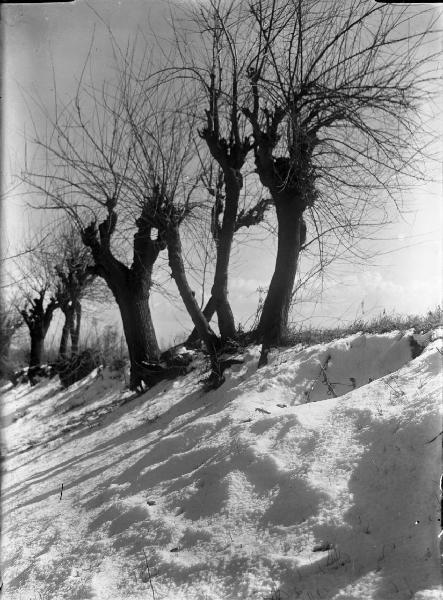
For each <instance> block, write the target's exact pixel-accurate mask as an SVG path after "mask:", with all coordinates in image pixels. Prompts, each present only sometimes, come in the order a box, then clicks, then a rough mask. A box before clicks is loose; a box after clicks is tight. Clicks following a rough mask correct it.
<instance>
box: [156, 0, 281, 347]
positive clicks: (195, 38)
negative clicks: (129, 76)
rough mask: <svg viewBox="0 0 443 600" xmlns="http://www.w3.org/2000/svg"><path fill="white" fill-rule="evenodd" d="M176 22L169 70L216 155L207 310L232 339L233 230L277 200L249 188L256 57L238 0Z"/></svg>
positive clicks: (210, 181)
mask: <svg viewBox="0 0 443 600" xmlns="http://www.w3.org/2000/svg"><path fill="white" fill-rule="evenodd" d="M173 23H174V33H175V37H174V43H175V52H174V59H172V62H174V63H175V64H173V65H172V66H171V67H169V68H166V69H165V74H167V75H169V76H170V75H171V74H172V77H176V78H178V81H180V82H181V84H182V85H183V86H184V89H185V90H187V93H188V95H189V97H190V98H192V101H193V106H194V111H195V115H196V117H197V118H196V120H195V127H196V129H197V131H196V133H197V132H198V135H199V137H200V138H201V140H202V141H203V143H204V146H205V147H206V151H207V152H208V153H209V155H210V160H209V161H208V160H205V161H204V165H205V169H204V173H205V175H206V177H204V181H205V185H206V187H207V189H208V191H209V194H210V195H211V197H212V201H213V202H212V207H211V232H212V236H213V240H214V244H215V248H216V260H215V267H214V279H213V285H212V288H211V297H210V299H209V301H208V303H207V305H206V307H205V309H204V312H205V315H206V316H207V317H208V318H209V319H210V318H211V317H212V315H213V314H214V312H216V313H217V320H218V326H219V331H220V336H221V340H222V342H225V341H227V340H230V339H231V340H232V339H234V338H235V337H236V326H235V319H234V314H233V311H232V308H231V305H230V302H229V297H228V292H229V264H230V258H231V251H232V246H233V242H234V235H235V233H236V232H238V231H239V230H240V229H244V228H246V227H251V226H254V225H257V224H259V223H261V222H262V221H263V219H264V216H265V212H266V210H267V208H268V207H269V204H270V199H269V198H268V197H266V198H264V197H263V196H262V195H261V194H260V193H257V190H256V191H255V193H251V190H246V193H244V192H245V178H246V173H247V169H248V162H249V163H250V160H249V159H250V157H251V155H252V150H253V138H252V136H251V135H250V133H251V131H250V126H249V123H248V120H247V118H246V116H245V115H244V113H243V111H242V107H243V105H244V103H245V102H246V99H247V97H248V96H249V95H250V90H249V86H248V85H247V81H245V77H246V74H247V67H248V64H249V60H250V57H249V54H248V42H245V40H243V39H242V37H241V34H242V32H243V31H244V30H243V24H242V23H241V22H239V20H238V10H237V8H236V3H235V2H222V1H220V0H210V1H209V2H204V3H199V4H197V5H195V6H193V7H192V8H190V9H189V7H188V8H185V9H184V12H183V13H179V16H177V15H176V16H175V20H174V21H173ZM211 163H212V164H214V165H216V168H214V167H213V166H212V164H211ZM208 165H209V168H208ZM249 168H250V164H249ZM242 195H243V198H242Z"/></svg>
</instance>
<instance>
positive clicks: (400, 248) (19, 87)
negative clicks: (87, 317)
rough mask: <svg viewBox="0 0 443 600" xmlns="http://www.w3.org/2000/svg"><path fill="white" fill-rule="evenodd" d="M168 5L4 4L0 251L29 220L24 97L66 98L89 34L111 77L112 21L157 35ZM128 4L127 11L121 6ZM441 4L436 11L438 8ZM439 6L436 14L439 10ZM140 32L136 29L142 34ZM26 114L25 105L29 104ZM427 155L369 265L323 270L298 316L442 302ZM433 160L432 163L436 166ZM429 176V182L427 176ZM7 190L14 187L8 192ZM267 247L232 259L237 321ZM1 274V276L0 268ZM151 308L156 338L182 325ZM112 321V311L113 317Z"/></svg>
mask: <svg viewBox="0 0 443 600" xmlns="http://www.w3.org/2000/svg"><path fill="white" fill-rule="evenodd" d="M165 7H167V3H166V2H158V1H156V0H151V1H150V2H147V1H146V0H126V1H124V0H121V1H115V0H111V1H110V0H90V1H89V2H84V1H83V0H77V1H76V2H73V3H65V4H43V5H39V6H36V5H32V4H23V5H9V6H3V8H2V19H3V33H4V57H3V72H4V80H3V86H4V103H3V192H4V197H3V206H2V223H3V251H4V252H6V250H7V252H9V253H14V251H16V249H17V248H19V246H20V239H21V238H22V237H23V235H24V233H25V232H26V230H27V229H28V228H29V225H28V224H29V223H31V227H32V226H33V225H32V224H33V223H35V222H36V220H37V219H39V218H40V217H38V216H36V215H35V214H34V213H32V212H31V211H30V210H29V209H28V208H27V207H26V201H25V199H24V198H23V196H22V195H20V194H19V193H17V191H18V190H17V189H16V188H15V186H16V183H17V180H16V177H15V176H16V174H18V173H20V170H21V169H22V167H23V161H24V148H25V144H24V141H23V140H24V135H28V136H29V134H30V133H31V130H32V120H31V117H30V109H29V107H30V106H32V103H31V101H30V99H31V97H32V96H38V97H40V99H41V101H42V102H43V103H47V104H48V106H50V105H51V103H52V100H53V95H54V83H53V82H54V81H55V82H56V86H57V95H58V96H59V97H60V98H61V99H62V100H65V101H69V100H70V99H71V98H72V97H73V93H74V91H75V88H76V82H77V81H78V78H79V76H80V72H81V69H82V67H83V64H84V61H85V58H86V56H87V52H88V48H89V46H90V44H91V40H92V39H93V40H94V42H93V47H92V48H93V52H92V54H93V59H94V62H95V64H96V65H100V67H101V73H102V76H103V78H106V76H107V75H109V76H110V75H111V73H112V67H113V59H112V56H111V54H110V44H109V32H108V30H107V28H106V27H105V26H104V24H103V22H101V20H100V18H99V16H100V17H101V19H103V21H104V22H105V23H107V24H108V25H109V26H110V29H111V30H112V32H113V35H114V36H115V38H116V39H117V40H118V41H119V42H120V43H123V44H124V43H125V41H126V40H127V39H128V38H130V37H131V36H133V35H134V32H135V31H136V29H137V28H143V23H148V22H150V28H152V27H153V26H155V31H156V33H157V36H158V38H159V39H161V35H162V31H163V30H164V27H165V26H164V25H163V15H162V12H163V13H164V12H165ZM129 8H130V10H129ZM437 10H439V9H437ZM441 12H442V11H441V10H440V13H441ZM147 30H148V28H147V27H146V29H145V30H144V31H145V32H146V31H147ZM426 112H427V113H428V115H430V119H431V123H432V129H433V130H434V131H436V132H438V131H439V132H440V133H441V131H442V113H441V110H440V109H437V106H436V105H435V104H434V105H429V106H426ZM31 114H32V108H31ZM435 152H438V153H439V157H438V158H439V161H437V162H436V163H434V164H430V165H429V180H428V181H427V182H424V183H423V185H421V186H420V187H417V188H415V189H413V190H411V191H410V192H409V193H407V194H405V212H404V214H403V216H402V217H398V218H397V222H396V223H395V224H393V225H390V226H389V227H388V228H387V229H386V231H385V232H384V233H383V238H384V241H382V240H378V241H374V242H373V244H372V247H371V248H370V250H371V252H374V253H378V254H379V255H378V256H377V257H376V258H375V259H374V260H373V261H372V262H368V263H367V264H364V265H362V264H358V265H357V264H355V265H353V264H349V265H348V266H347V268H346V271H345V270H344V268H343V265H342V266H340V268H339V269H338V268H336V269H332V270H331V271H330V272H329V275H328V272H326V277H325V285H324V291H323V293H322V295H321V296H318V297H316V298H313V299H312V298H311V300H314V301H310V302H308V303H306V304H303V305H301V306H300V307H297V311H296V312H295V317H296V318H297V319H301V318H302V319H309V318H314V319H315V320H316V321H317V322H318V321H320V322H323V323H325V324H331V323H333V322H336V321H337V320H339V321H344V322H347V321H352V320H353V319H354V318H355V317H359V316H365V317H368V316H370V315H373V314H378V313H380V312H381V311H382V310H383V309H385V310H386V311H388V312H391V311H396V312H401V313H411V312H424V311H426V310H427V309H429V308H433V307H435V306H436V305H437V304H439V303H441V298H442V208H441V196H442V184H441V179H442V173H441V166H438V165H441V162H440V161H441V156H442V147H441V138H440V143H439V144H437V145H436V147H435ZM437 163H438V164H437ZM432 179H433V180H434V181H432ZM9 190H13V191H12V192H9ZM274 258H275V243H274V241H273V240H268V241H267V242H266V243H257V244H255V245H254V247H252V248H251V249H250V250H248V252H247V253H245V255H242V260H241V261H240V260H239V256H238V253H237V256H236V257H234V260H233V265H232V268H231V284H230V299H231V302H232V304H233V307H234V311H235V313H236V316H237V317H238V319H239V320H240V321H243V322H244V321H245V320H246V319H247V317H248V316H249V315H252V314H253V313H254V312H255V309H256V305H257V293H256V290H257V288H258V287H266V286H267V285H268V283H269V280H270V276H271V274H272V269H273V264H274ZM3 275H4V274H3ZM152 306H153V313H154V318H155V323H156V327H157V330H158V337H159V338H160V339H171V338H172V337H173V336H174V335H175V334H176V333H179V331H180V330H181V329H182V328H183V324H184V323H185V324H186V323H188V320H187V317H186V316H185V315H184V314H183V312H180V311H178V310H177V307H175V306H172V305H171V306H168V305H167V303H166V302H165V301H164V299H163V298H161V297H160V296H158V295H156V294H154V296H153V299H152ZM115 320H117V317H115Z"/></svg>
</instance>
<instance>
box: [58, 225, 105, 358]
mask: <svg viewBox="0 0 443 600" xmlns="http://www.w3.org/2000/svg"><path fill="white" fill-rule="evenodd" d="M50 246H51V247H50V248H49V252H50V254H51V256H52V262H53V270H54V279H55V291H54V297H55V299H56V301H57V304H58V307H59V308H60V310H61V311H62V313H63V315H64V317H65V322H64V324H63V328H62V334H61V337H60V348H59V357H60V358H62V359H64V358H66V357H67V355H68V345H69V340H71V355H75V354H77V353H78V348H79V339H80V326H81V321H82V302H83V300H84V299H89V300H101V302H102V303H103V301H104V300H105V297H104V296H105V294H104V290H103V289H100V288H98V289H97V287H96V286H93V283H94V280H95V279H96V277H97V275H96V272H95V268H94V263H93V260H92V257H91V254H90V252H89V250H88V248H87V247H86V246H85V245H84V244H83V243H82V240H81V237H80V233H79V231H78V229H77V228H76V227H75V226H74V225H73V224H72V223H71V224H69V223H68V224H66V225H61V226H59V227H58V228H57V229H56V233H55V234H54V236H53V239H52V243H51V245H50ZM97 292H98V293H97Z"/></svg>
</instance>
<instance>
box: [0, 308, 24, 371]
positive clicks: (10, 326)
mask: <svg viewBox="0 0 443 600" xmlns="http://www.w3.org/2000/svg"><path fill="white" fill-rule="evenodd" d="M15 305H16V299H15V298H13V299H11V300H9V301H7V300H6V299H3V300H2V303H1V305H0V377H7V378H9V379H11V380H12V381H13V375H14V370H13V368H12V367H11V365H10V363H9V351H10V347H11V341H12V338H13V336H14V334H15V333H16V332H17V331H18V330H19V329H20V327H22V325H23V317H22V315H20V313H18V311H17V309H16V306H15Z"/></svg>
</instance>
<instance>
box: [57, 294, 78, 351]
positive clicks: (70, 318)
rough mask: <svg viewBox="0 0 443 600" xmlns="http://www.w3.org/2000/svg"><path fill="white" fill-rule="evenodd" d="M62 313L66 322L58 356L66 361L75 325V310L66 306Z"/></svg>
mask: <svg viewBox="0 0 443 600" xmlns="http://www.w3.org/2000/svg"><path fill="white" fill-rule="evenodd" d="M62 311H63V314H64V315H65V322H64V323H63V329H62V335H61V338H60V347H59V351H58V354H59V357H60V358H62V359H65V358H66V357H67V356H68V342H69V336H70V334H71V331H72V327H73V323H74V309H73V307H72V306H65V307H63V308H62Z"/></svg>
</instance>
